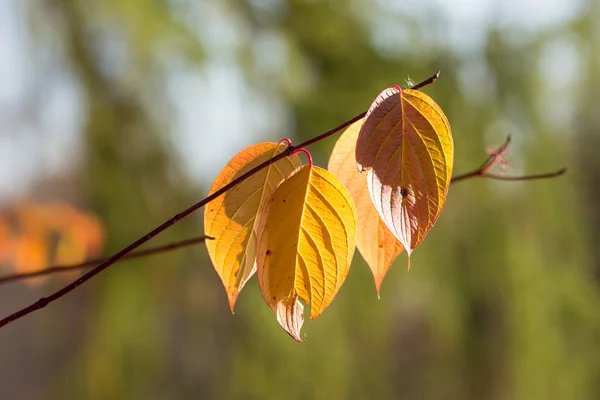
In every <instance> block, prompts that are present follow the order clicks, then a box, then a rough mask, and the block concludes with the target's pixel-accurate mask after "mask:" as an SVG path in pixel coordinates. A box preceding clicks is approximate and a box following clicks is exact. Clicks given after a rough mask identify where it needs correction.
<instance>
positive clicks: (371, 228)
mask: <svg viewBox="0 0 600 400" xmlns="http://www.w3.org/2000/svg"><path fill="white" fill-rule="evenodd" d="M362 124H363V120H362V119H361V120H359V121H357V122H355V123H353V124H352V125H350V127H349V128H348V129H346V130H345V131H344V133H343V134H342V135H341V136H340V138H339V139H338V141H337V142H336V144H335V146H334V148H333V151H332V153H331V156H330V157H329V165H328V167H327V169H328V170H329V172H331V173H332V174H333V175H335V177H336V178H338V179H339V180H340V182H341V183H342V184H343V185H344V186H345V187H346V188H347V189H348V191H349V192H350V196H351V197H352V200H354V204H355V205H356V213H357V216H358V233H357V236H356V247H357V248H358V251H359V252H360V254H361V255H362V257H363V258H364V259H365V261H366V262H367V264H368V265H369V268H371V272H373V278H374V279H375V288H376V289H377V295H378V296H379V289H380V287H381V282H382V281H383V278H384V277H385V274H386V273H387V271H388V270H389V269H390V266H391V265H392V262H394V260H395V259H396V257H398V255H399V254H400V253H401V252H402V250H403V247H402V244H401V243H400V242H399V241H398V239H396V237H395V236H394V234H393V233H392V232H390V230H389V229H388V227H387V226H386V225H385V223H384V222H383V221H382V220H381V218H380V217H379V214H378V213H377V209H376V208H375V206H374V205H373V202H372V201H371V197H370V195H369V190H368V188H367V179H366V177H365V176H364V175H363V174H361V173H359V172H358V171H357V169H356V159H355V150H356V141H357V140H358V133H359V131H360V128H361V126H362Z"/></svg>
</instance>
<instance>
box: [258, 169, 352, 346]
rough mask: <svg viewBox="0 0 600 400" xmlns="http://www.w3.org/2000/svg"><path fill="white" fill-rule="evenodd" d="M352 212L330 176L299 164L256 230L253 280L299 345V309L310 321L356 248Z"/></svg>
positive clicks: (274, 196) (344, 271) (344, 273)
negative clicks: (307, 311)
mask: <svg viewBox="0 0 600 400" xmlns="http://www.w3.org/2000/svg"><path fill="white" fill-rule="evenodd" d="M355 240H356V210H355V209H354V203H353V201H352V198H351V197H350V194H349V193H348V191H347V190H346V188H345V187H344V186H343V185H342V184H341V183H340V182H339V181H338V180H337V179H336V178H335V177H334V176H333V175H332V174H331V173H329V172H327V171H326V170H324V169H322V168H319V167H310V166H303V167H301V168H300V169H299V170H298V171H296V172H295V173H294V174H293V175H292V176H290V177H289V178H288V179H286V180H285V181H283V182H282V183H281V184H280V185H279V186H278V187H277V189H275V190H274V191H273V193H272V194H271V195H270V196H269V199H268V200H267V202H266V205H265V209H264V212H263V214H262V215H261V222H260V225H259V228H258V250H257V256H256V261H257V267H258V272H257V276H258V282H259V285H260V289H261V291H262V294H263V297H264V299H265V301H266V302H267V304H268V305H269V306H270V307H271V308H272V310H273V312H274V313H275V316H276V317H277V320H278V322H279V324H280V325H281V326H282V327H283V329H285V330H286V331H287V332H288V333H289V334H290V335H291V336H292V337H293V338H294V339H296V340H298V341H301V339H300V328H301V326H302V323H303V316H302V310H303V308H302V305H301V304H300V303H299V299H298V297H300V299H302V301H304V303H306V304H307V305H308V306H309V307H310V319H315V318H317V317H318V316H319V315H320V314H321V313H322V312H323V310H325V309H326V308H327V307H328V306H329V304H331V301H332V300H333V298H334V297H335V295H336V294H337V292H338V290H339V289H340V287H341V286H342V284H343V283H344V280H345V279H346V276H347V275H348V271H349V269H350V263H351V261H352V256H353V254H354V249H355Z"/></svg>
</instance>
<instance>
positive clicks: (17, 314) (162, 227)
mask: <svg viewBox="0 0 600 400" xmlns="http://www.w3.org/2000/svg"><path fill="white" fill-rule="evenodd" d="M438 75H439V72H438V73H437V74H435V75H433V76H432V77H430V78H427V79H426V80H424V81H423V82H421V83H418V84H416V85H414V86H413V87H412V88H421V87H423V86H425V85H428V84H431V83H433V82H435V80H436V79H437V77H438ZM364 115H365V113H361V114H359V115H357V116H356V117H354V118H352V119H351V120H350V121H347V122H345V123H343V124H341V125H340V126H338V127H337V128H334V129H332V130H330V131H328V132H325V133H324V134H322V135H320V136H317V137H316V138H314V139H310V140H307V141H306V142H304V143H301V144H299V145H298V146H289V147H287V148H286V149H285V150H284V151H282V152H281V153H279V154H277V155H276V156H274V157H272V158H270V159H269V160H267V161H265V162H263V163H262V164H260V165H258V166H256V167H254V168H252V169H251V170H250V171H248V172H246V173H245V174H242V175H240V176H239V177H237V178H236V179H234V180H233V181H231V182H230V183H228V184H227V185H225V186H223V187H222V188H221V189H219V190H217V191H215V192H214V193H213V194H211V195H210V196H207V197H205V198H204V199H203V200H201V201H199V202H198V203H196V204H194V205H193V206H191V207H189V208H188V209H186V210H185V211H183V212H181V213H179V214H177V215H175V216H174V217H173V218H171V219H169V220H167V221H165V222H164V223H162V224H161V225H159V226H157V227H156V228H154V229H153V230H152V231H150V232H148V233H147V234H145V235H144V236H142V237H141V238H139V239H138V240H136V241H134V242H133V243H131V244H130V245H128V246H127V247H125V248H124V249H123V250H121V251H119V252H118V253H116V254H114V255H113V256H112V257H109V258H107V259H106V260H105V261H103V262H101V263H100V264H99V265H98V266H97V267H95V268H94V269H92V270H91V271H88V272H87V273H85V274H84V275H82V276H81V277H80V278H78V279H76V280H75V281H73V282H71V283H70V284H68V285H67V286H65V287H63V288H62V289H60V290H58V291H56V292H54V293H53V294H51V295H50V296H48V297H42V298H41V299H39V300H38V301H36V302H35V303H33V304H31V305H29V306H27V307H25V308H23V309H21V310H19V311H17V312H15V313H13V314H11V315H9V316H8V317H6V318H4V319H2V320H0V328H1V327H3V326H5V325H8V324H10V323H11V322H14V321H16V320H18V319H20V318H23V317H24V316H26V315H28V314H31V313H32V312H34V311H37V310H40V309H42V308H44V307H46V306H47V305H48V304H50V303H52V302H54V301H56V300H58V299H59V298H61V297H62V296H64V295H66V294H67V293H70V292H71V291H73V290H74V289H76V288H77V287H79V286H80V285H82V284H83V283H85V282H87V281H88V280H90V279H91V278H93V277H94V276H96V275H98V274H99V273H100V272H102V271H104V270H105V269H107V268H108V267H110V266H111V265H113V264H114V263H116V262H117V261H119V260H120V259H122V258H123V257H125V256H126V255H127V254H129V253H131V252H132V251H133V250H135V249H137V248H138V247H140V246H141V245H143V244H144V243H146V242H147V241H149V240H150V239H152V238H153V237H155V236H156V235H158V234H159V233H161V232H163V231H165V230H166V229H168V228H170V227H171V226H173V225H175V224H176V223H177V222H179V221H181V220H182V219H183V218H185V217H187V216H188V215H190V214H192V213H193V212H195V211H197V210H198V209H200V208H202V207H204V206H205V205H206V204H208V203H210V202H211V201H213V200H214V199H216V198H217V197H219V196H221V195H222V194H224V193H225V192H227V191H229V190H230V189H232V188H234V187H235V186H237V185H239V184H240V183H241V182H243V181H244V180H246V179H248V178H249V177H251V176H252V175H254V174H256V173H257V172H259V171H261V170H263V169H264V168H266V167H268V166H269V165H272V164H274V163H275V162H277V161H279V160H281V159H283V158H285V157H287V156H289V155H290V154H291V153H292V152H293V151H295V150H297V149H300V148H304V147H307V146H310V145H311V144H313V143H316V142H318V141H320V140H323V139H325V138H327V137H329V136H331V135H333V134H335V133H337V132H339V131H341V130H342V129H344V128H346V127H347V126H349V125H350V124H352V123H354V122H356V121H358V120H359V119H361V118H362V117H363V116H364Z"/></svg>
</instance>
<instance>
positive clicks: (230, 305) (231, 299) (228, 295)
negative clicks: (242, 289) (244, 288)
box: [227, 292, 238, 314]
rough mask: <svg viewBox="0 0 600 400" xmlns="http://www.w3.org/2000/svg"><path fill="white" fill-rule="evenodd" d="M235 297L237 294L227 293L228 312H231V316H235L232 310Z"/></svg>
mask: <svg viewBox="0 0 600 400" xmlns="http://www.w3.org/2000/svg"><path fill="white" fill-rule="evenodd" d="M237 297H238V292H231V293H227V299H228V300H229V310H231V313H232V314H235V312H234V310H233V309H234V308H235V302H236V301H237Z"/></svg>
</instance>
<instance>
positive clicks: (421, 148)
mask: <svg viewBox="0 0 600 400" xmlns="http://www.w3.org/2000/svg"><path fill="white" fill-rule="evenodd" d="M453 157H454V144H453V142H452V134H451V132H450V124H449V123H448V120H447V119H446V116H445V115H444V113H443V112H442V110H441V109H440V107H439V106H438V105H437V104H436V103H435V102H434V101H433V100H432V99H431V98H430V97H429V96H427V95H425V94H423V93H421V92H419V91H416V90H410V89H407V90H401V89H400V88H399V87H397V86H396V87H393V88H389V89H386V90H384V91H383V92H382V93H381V94H380V95H379V96H378V97H377V99H376V100H375V102H374V103H373V105H372V106H371V108H370V109H369V111H368V112H367V115H366V116H365V121H364V124H363V126H362V128H361V130H360V134H359V137H358V142H357V145H356V161H357V164H358V168H359V170H360V171H365V170H366V171H368V174H367V183H368V186H369V192H370V194H371V199H372V200H373V204H375V208H376V209H377V211H378V212H379V215H380V216H381V218H382V219H383V221H384V222H385V224H386V225H387V226H388V228H390V230H391V231H392V233H393V234H394V235H395V236H396V237H397V238H398V240H399V241H400V242H401V243H402V244H403V245H404V248H405V249H406V250H407V252H408V254H409V255H410V253H411V252H412V250H414V249H415V248H416V247H417V246H418V245H419V244H420V243H421V242H422V241H423V239H424V238H425V235H426V234H427V232H429V230H430V229H431V227H432V226H433V225H434V223H435V222H436V221H437V218H438V217H439V215H440V212H441V210H442V207H443V205H444V202H445V201H446V195H447V193H448V187H449V186H450V179H451V176H452V164H453V159H454V158H453Z"/></svg>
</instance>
